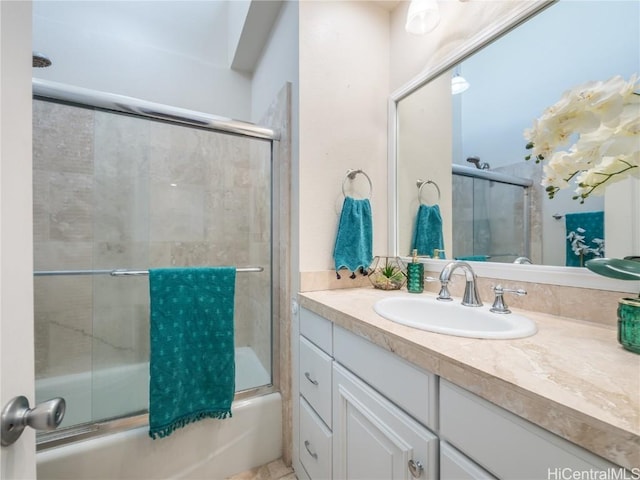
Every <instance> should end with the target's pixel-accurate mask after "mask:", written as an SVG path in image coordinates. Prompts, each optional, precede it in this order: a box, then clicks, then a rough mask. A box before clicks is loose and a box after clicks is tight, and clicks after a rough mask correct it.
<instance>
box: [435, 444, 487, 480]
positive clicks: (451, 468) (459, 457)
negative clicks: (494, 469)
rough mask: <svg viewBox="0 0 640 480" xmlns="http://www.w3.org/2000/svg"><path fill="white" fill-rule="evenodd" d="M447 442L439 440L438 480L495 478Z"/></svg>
mask: <svg viewBox="0 0 640 480" xmlns="http://www.w3.org/2000/svg"><path fill="white" fill-rule="evenodd" d="M495 478H496V477H494V476H493V475H491V474H490V473H489V472H487V471H486V470H485V469H483V468H482V467H480V466H479V465H476V464H475V463H473V462H472V461H471V460H469V459H468V458H467V457H465V456H464V455H463V454H462V453H460V452H458V451H457V450H456V449H455V448H453V447H452V446H451V445H449V444H448V443H447V442H442V441H441V442H440V480H495Z"/></svg>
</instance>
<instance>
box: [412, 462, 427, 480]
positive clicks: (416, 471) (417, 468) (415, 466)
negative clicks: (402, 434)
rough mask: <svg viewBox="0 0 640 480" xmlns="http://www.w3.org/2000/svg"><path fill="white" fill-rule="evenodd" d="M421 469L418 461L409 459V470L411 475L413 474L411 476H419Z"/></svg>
mask: <svg viewBox="0 0 640 480" xmlns="http://www.w3.org/2000/svg"><path fill="white" fill-rule="evenodd" d="M423 470H424V467H423V466H422V463H421V462H420V461H417V462H416V461H414V460H413V459H411V460H409V471H410V472H411V475H413V478H420V475H422V471H423Z"/></svg>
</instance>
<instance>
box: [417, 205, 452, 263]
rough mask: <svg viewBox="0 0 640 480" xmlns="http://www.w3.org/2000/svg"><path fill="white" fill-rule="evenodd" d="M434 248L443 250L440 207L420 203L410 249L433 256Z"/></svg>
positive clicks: (419, 253)
mask: <svg viewBox="0 0 640 480" xmlns="http://www.w3.org/2000/svg"><path fill="white" fill-rule="evenodd" d="M435 249H438V250H444V238H443V235H442V216H441V215H440V207H439V206H438V205H424V204H421V205H420V207H419V208H418V214H417V215H416V222H415V225H414V229H413V241H412V242H411V250H412V251H413V250H418V255H429V256H433V251H434V250H435Z"/></svg>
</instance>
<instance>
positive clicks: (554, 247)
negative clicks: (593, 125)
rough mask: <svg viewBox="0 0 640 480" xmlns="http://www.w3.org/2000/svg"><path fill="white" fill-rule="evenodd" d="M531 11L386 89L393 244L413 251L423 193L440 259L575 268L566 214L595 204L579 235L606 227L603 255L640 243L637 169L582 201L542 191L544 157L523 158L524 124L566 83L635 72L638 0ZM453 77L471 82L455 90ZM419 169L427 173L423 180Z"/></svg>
mask: <svg viewBox="0 0 640 480" xmlns="http://www.w3.org/2000/svg"><path fill="white" fill-rule="evenodd" d="M528 15H530V17H529V18H527V19H526V21H525V22H522V23H521V24H519V25H518V26H517V27H516V28H513V29H511V30H510V31H509V32H507V33H505V34H501V35H500V36H499V38H497V39H493V40H492V41H489V42H485V43H486V45H485V46H483V47H482V48H480V49H479V50H478V47H480V45H477V46H476V48H475V50H476V51H475V53H473V54H471V55H467V56H465V57H464V58H462V57H461V56H459V58H457V59H456V58H454V57H452V60H451V61H450V62H449V63H448V64H446V65H444V64H443V65H440V66H439V67H438V69H437V71H436V69H434V72H431V73H429V72H426V73H425V74H424V75H423V79H424V81H422V82H419V81H415V80H414V82H413V85H416V86H415V87H411V88H410V90H409V91H407V92H405V93H403V94H402V95H398V96H397V98H396V99H395V100H394V99H392V100H393V102H392V103H393V104H394V105H395V113H396V126H395V128H396V132H395V152H394V153H395V155H392V157H395V158H393V159H392V161H393V160H394V161H395V172H394V173H395V175H394V181H395V185H393V187H394V188H393V190H394V191H395V206H394V210H395V211H394V212H393V214H394V215H395V219H396V221H395V238H394V239H392V243H394V244H395V247H396V252H397V254H399V255H401V256H407V255H409V254H410V253H411V249H412V239H413V233H414V232H413V229H414V224H415V221H416V212H417V210H418V208H419V206H420V204H427V205H433V204H436V203H437V204H438V205H439V208H440V210H441V215H442V220H443V233H444V247H445V248H444V250H445V255H446V258H447V259H452V258H461V259H466V260H471V261H483V262H499V263H501V264H502V266H505V264H511V265H510V267H509V268H517V267H519V266H520V265H513V263H514V261H517V262H518V263H520V262H523V261H528V260H530V261H531V263H532V264H534V265H546V266H555V267H565V266H576V267H580V266H581V263H582V262H583V261H584V258H583V259H580V258H576V259H574V258H571V257H570V255H569V253H568V251H567V248H566V237H567V235H568V228H569V227H570V222H568V221H567V219H568V218H572V217H576V215H574V214H575V213H584V214H587V215H586V216H582V217H581V218H589V219H592V218H591V216H592V215H593V219H595V220H594V222H595V225H597V224H598V218H602V217H604V219H605V220H604V223H603V224H602V227H601V229H602V231H595V229H596V228H598V227H592V229H593V231H592V232H587V239H588V237H589V235H591V236H595V237H603V236H604V241H605V256H607V257H616V256H623V255H632V254H635V255H638V254H639V253H640V252H638V251H633V250H634V249H637V248H638V242H639V241H640V239H638V238H637V237H638V236H639V235H640V234H639V233H638V232H640V207H638V206H634V205H629V203H630V200H631V197H630V196H633V195H635V197H633V198H634V199H635V200H634V202H637V201H640V192H639V190H640V185H639V184H638V183H639V182H638V181H637V180H636V179H630V180H625V181H624V182H621V183H619V184H618V183H617V184H616V188H613V189H612V188H608V189H607V192H606V194H605V195H604V196H590V197H589V198H587V199H586V201H585V202H584V203H583V204H581V203H580V202H578V201H575V200H572V199H571V197H572V195H573V191H572V189H566V190H561V191H560V192H559V193H558V194H557V195H556V196H555V198H553V199H549V198H547V195H546V193H545V192H544V188H543V187H541V186H540V181H541V176H542V167H541V165H537V164H536V163H535V162H533V161H526V160H525V159H524V157H525V156H526V154H527V150H526V149H525V145H526V143H527V142H526V140H525V138H524V131H525V129H527V128H530V127H531V126H532V125H533V122H534V120H535V119H536V118H538V117H540V115H541V114H542V112H543V111H544V109H545V108H547V107H549V106H551V105H553V104H554V103H556V102H557V101H558V100H559V99H560V97H561V96H562V94H563V92H565V91H566V90H569V89H571V88H573V87H575V86H577V85H580V84H583V83H585V82H587V81H597V80H603V81H604V80H607V79H609V78H611V77H613V76H615V75H620V76H622V77H623V78H624V79H626V80H629V79H630V78H631V77H632V75H634V74H640V42H638V39H639V38H640V22H638V18H640V3H638V2H628V1H613V2H592V1H568V0H560V1H558V2H555V3H553V4H551V5H549V6H546V7H545V8H540V9H539V10H538V11H537V12H535V14H528ZM520 20H521V19H514V23H515V22H519V21H520ZM468 50H469V51H471V50H473V49H472V48H469V49H468ZM462 55H464V54H462ZM458 76H459V77H463V78H464V79H465V80H466V82H468V88H467V89H466V90H464V91H463V92H461V93H458V94H453V93H452V78H453V77H458ZM425 180H430V181H431V182H432V183H430V184H425V185H424V186H422V188H420V186H421V183H420V182H421V181H425ZM436 185H437V187H438V188H435V186H436ZM618 186H619V188H618ZM610 191H611V192H610ZM621 192H625V193H624V194H621ZM634 202H631V203H634ZM609 217H610V218H609ZM600 221H601V220H600ZM574 228H575V227H574ZM587 241H588V240H587ZM421 253H426V252H421ZM522 257H526V258H527V260H524V259H523V258H522ZM530 268H531V267H527V270H529V269H530ZM576 270H580V269H576ZM582 271H584V270H582ZM576 273H577V272H576Z"/></svg>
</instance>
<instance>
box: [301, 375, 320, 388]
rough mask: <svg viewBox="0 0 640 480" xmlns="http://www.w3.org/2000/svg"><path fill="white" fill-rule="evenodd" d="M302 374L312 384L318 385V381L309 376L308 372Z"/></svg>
mask: <svg viewBox="0 0 640 480" xmlns="http://www.w3.org/2000/svg"><path fill="white" fill-rule="evenodd" d="M304 376H305V377H307V380H309V381H310V382H311V383H313V384H314V385H316V386H317V385H318V381H317V380H314V379H313V378H311V375H310V374H309V372H304Z"/></svg>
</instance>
